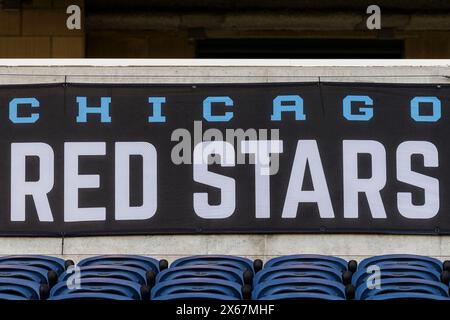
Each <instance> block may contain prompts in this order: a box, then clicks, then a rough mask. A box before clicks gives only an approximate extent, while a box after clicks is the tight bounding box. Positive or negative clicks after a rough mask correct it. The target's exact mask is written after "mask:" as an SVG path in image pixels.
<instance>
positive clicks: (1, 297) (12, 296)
mask: <svg viewBox="0 0 450 320" xmlns="http://www.w3.org/2000/svg"><path fill="white" fill-rule="evenodd" d="M0 300H25V301H26V300H28V299H27V298H25V297H23V296H19V295H15V294H7V293H0Z"/></svg>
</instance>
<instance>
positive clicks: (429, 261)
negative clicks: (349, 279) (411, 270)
mask: <svg viewBox="0 0 450 320" xmlns="http://www.w3.org/2000/svg"><path fill="white" fill-rule="evenodd" d="M380 264H382V265H383V266H386V265H400V264H401V265H404V266H419V267H420V266H421V267H425V268H432V269H434V270H436V271H437V272H441V271H442V262H441V261H439V260H438V259H435V258H431V257H426V256H419V255H413V254H387V255H381V256H374V257H370V258H367V259H364V260H363V261H361V262H360V263H359V265H358V270H359V269H366V268H367V267H368V266H370V265H378V266H380Z"/></svg>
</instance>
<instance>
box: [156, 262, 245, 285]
mask: <svg viewBox="0 0 450 320" xmlns="http://www.w3.org/2000/svg"><path fill="white" fill-rule="evenodd" d="M186 278H208V279H217V280H225V281H232V282H236V283H239V284H241V285H243V284H244V279H243V272H242V271H241V270H238V269H236V268H230V267H224V266H221V265H186V266H181V267H171V268H168V269H166V270H163V271H162V272H160V273H159V274H158V275H157V277H156V282H157V283H158V282H162V281H168V280H177V279H186Z"/></svg>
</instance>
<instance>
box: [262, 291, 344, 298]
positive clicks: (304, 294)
mask: <svg viewBox="0 0 450 320" xmlns="http://www.w3.org/2000/svg"><path fill="white" fill-rule="evenodd" d="M260 300H345V299H344V298H342V297H338V296H334V295H330V294H322V293H307V292H289V293H277V294H271V295H267V296H264V297H262V298H261V299H260Z"/></svg>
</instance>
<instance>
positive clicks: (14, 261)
mask: <svg viewBox="0 0 450 320" xmlns="http://www.w3.org/2000/svg"><path fill="white" fill-rule="evenodd" d="M2 264H7V265H22V266H32V267H38V268H42V269H46V270H47V271H50V270H53V271H55V272H56V273H57V274H58V275H59V274H61V273H63V272H64V270H65V269H66V261H64V260H63V259H60V258H56V257H51V256H43V255H14V256H4V257H0V265H2Z"/></svg>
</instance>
